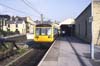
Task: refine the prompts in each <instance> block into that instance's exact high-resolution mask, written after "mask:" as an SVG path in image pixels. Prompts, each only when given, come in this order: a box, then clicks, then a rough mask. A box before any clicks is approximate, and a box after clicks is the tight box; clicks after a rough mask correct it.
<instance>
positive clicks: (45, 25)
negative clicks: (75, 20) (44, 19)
mask: <svg viewBox="0 0 100 66" xmlns="http://www.w3.org/2000/svg"><path fill="white" fill-rule="evenodd" d="M36 27H52V25H51V24H37V25H36Z"/></svg>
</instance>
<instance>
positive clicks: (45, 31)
mask: <svg viewBox="0 0 100 66" xmlns="http://www.w3.org/2000/svg"><path fill="white" fill-rule="evenodd" d="M36 35H51V28H36Z"/></svg>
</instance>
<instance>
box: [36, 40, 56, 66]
mask: <svg viewBox="0 0 100 66" xmlns="http://www.w3.org/2000/svg"><path fill="white" fill-rule="evenodd" d="M55 42H56V40H55V41H54V42H53V44H52V45H51V47H50V48H49V49H48V51H47V52H46V54H45V55H44V57H43V58H42V60H41V61H40V62H39V64H38V65H37V66H41V64H42V63H43V61H44V59H45V58H46V56H47V55H48V53H49V52H50V50H51V49H52V47H53V46H54V44H55Z"/></svg>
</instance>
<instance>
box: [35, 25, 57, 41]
mask: <svg viewBox="0 0 100 66" xmlns="http://www.w3.org/2000/svg"><path fill="white" fill-rule="evenodd" d="M57 36H58V30H57V29H56V28H55V27H54V26H53V25H51V24H37V25H35V27H34V39H33V40H34V42H53V41H54V40H55V38H56V37H57Z"/></svg>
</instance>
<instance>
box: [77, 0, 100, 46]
mask: <svg viewBox="0 0 100 66" xmlns="http://www.w3.org/2000/svg"><path fill="white" fill-rule="evenodd" d="M92 13H93V26H92V22H90V17H91V15H92ZM91 26H92V27H93V43H94V44H96V45H100V0H94V1H93V12H92V9H91V3H90V4H89V5H88V6H87V8H86V9H85V10H84V11H83V12H82V13H81V14H80V15H79V16H78V17H77V18H76V19H75V34H76V36H77V37H78V38H80V39H82V40H84V41H86V42H89V43H91V34H92V33H91V30H92V29H91Z"/></svg>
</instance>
